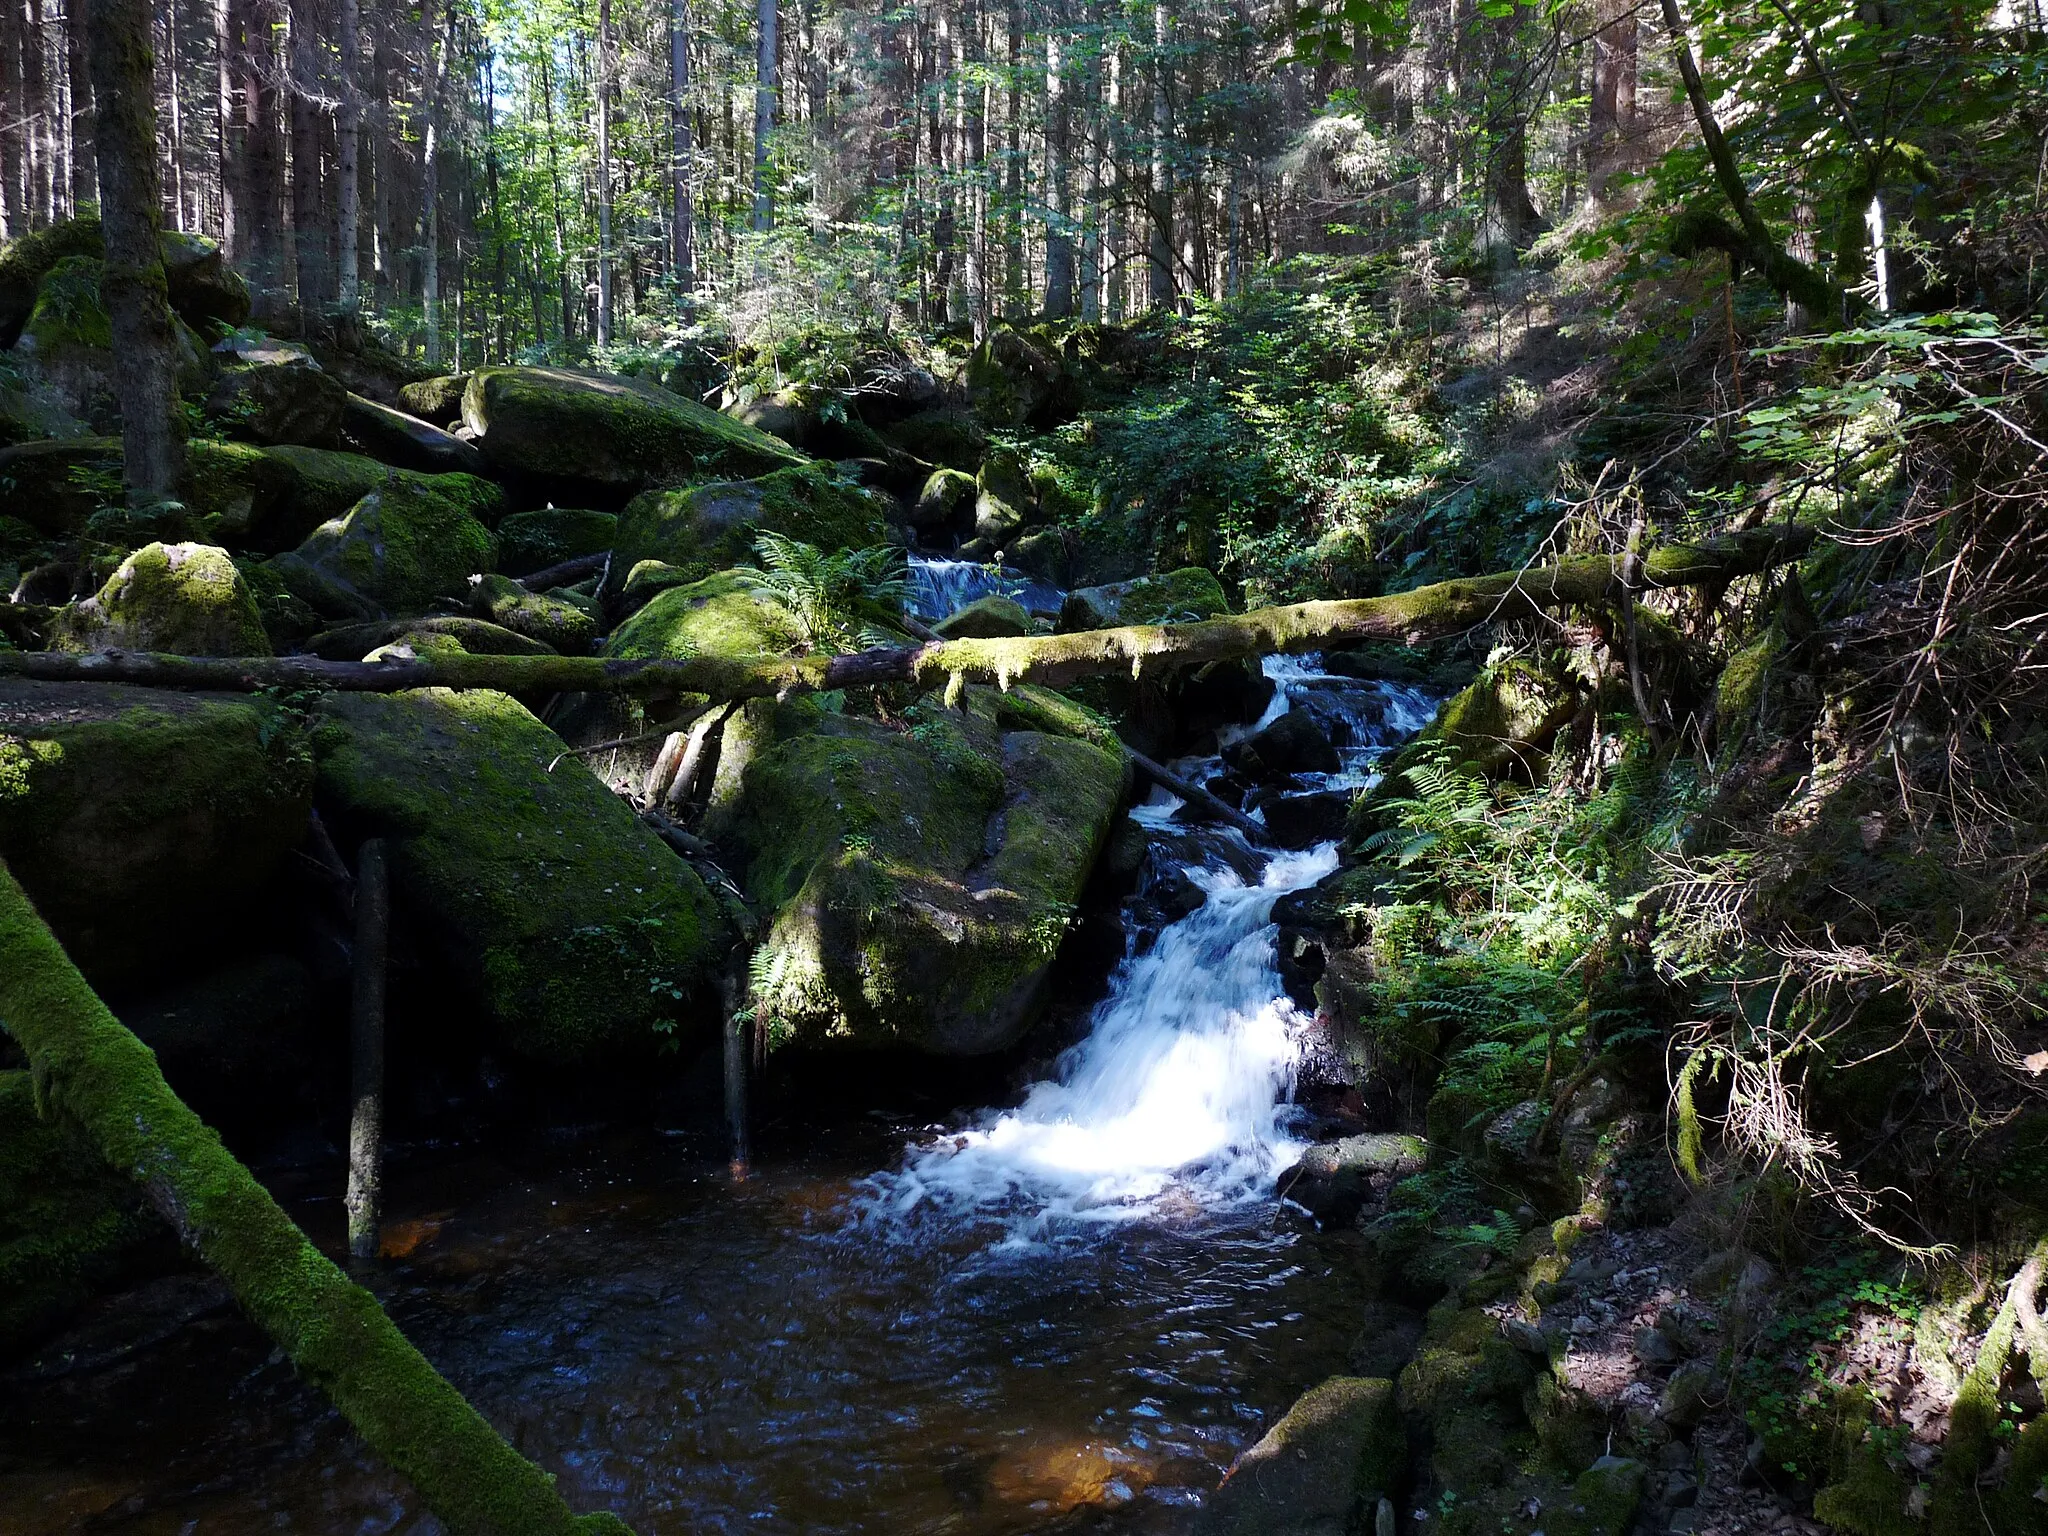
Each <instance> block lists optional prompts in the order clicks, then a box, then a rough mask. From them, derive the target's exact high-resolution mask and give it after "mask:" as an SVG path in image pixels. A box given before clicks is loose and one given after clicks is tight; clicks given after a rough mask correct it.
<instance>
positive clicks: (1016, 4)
mask: <svg viewBox="0 0 2048 1536" xmlns="http://www.w3.org/2000/svg"><path fill="white" fill-rule="evenodd" d="M1008 21H1009V35H1008V38H1007V42H1008V44H1009V52H1008V53H1007V54H1006V55H1005V57H1006V59H1007V60H1008V61H1009V65H1010V91H1009V101H1008V107H1009V113H1008V117H1007V120H1006V121H1005V122H1004V124H1003V313H1004V314H1006V315H1012V316H1014V315H1016V314H1018V313H1019V312H1021V311H1022V310H1023V308H1024V295H1025V293H1026V291H1027V288H1028V285H1027V283H1026V282H1025V272H1024V3H1023V0H1010V4H1009V15H1008Z"/></svg>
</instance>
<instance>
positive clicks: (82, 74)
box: [64, 0, 146, 214]
mask: <svg viewBox="0 0 2048 1536" xmlns="http://www.w3.org/2000/svg"><path fill="white" fill-rule="evenodd" d="M85 12H86V0H65V5H64V71H65V81H66V95H67V96H68V98H69V100H68V101H67V102H66V106H67V108H68V109H69V117H68V118H67V119H66V122H67V130H66V138H67V141H68V146H69V147H68V150H67V153H68V154H69V156H70V160H69V168H70V172H71V211H72V213H73V214H76V213H77V212H78V210H79V208H80V207H81V206H82V205H84V204H86V203H90V202H92V201H94V200H95V199H96V198H98V196H99V182H98V176H97V171H98V156H97V154H96V153H95V151H94V149H93V126H94V124H93V103H92V97H93V91H92V70H91V68H90V66H89V65H88V64H87V61H86V50H87V48H88V47H89V46H90V43H91V39H90V36H89V34H90V32H91V29H92V21H91V19H90V18H89V17H88V16H87V15H86V13H85ZM145 40H146V38H145Z"/></svg>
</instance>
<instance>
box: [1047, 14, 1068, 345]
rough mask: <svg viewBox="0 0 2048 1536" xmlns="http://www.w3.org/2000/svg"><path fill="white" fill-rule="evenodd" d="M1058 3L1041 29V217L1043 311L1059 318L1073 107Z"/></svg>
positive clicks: (1063, 313)
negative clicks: (1045, 187) (1045, 193)
mask: <svg viewBox="0 0 2048 1536" xmlns="http://www.w3.org/2000/svg"><path fill="white" fill-rule="evenodd" d="M1065 21H1066V16H1065V12H1064V7H1056V8H1055V9H1054V10H1053V12H1052V15H1051V16H1050V17H1049V18H1048V21H1047V29H1046V34H1045V119H1046V121H1045V158H1046V172H1047V174H1046V180H1047V182H1048V183H1049V190H1050V192H1051V197H1050V198H1049V200H1048V207H1047V216H1046V221H1045V313H1046V318H1047V319H1049V320H1065V319H1067V318H1069V317H1070V316H1072V314H1073V313H1074V232H1073V217H1074V200H1073V166H1072V159H1071V152H1072V148H1073V145H1072V137H1073V111H1072V107H1071V105H1070V103H1069V101H1068V99H1067V81H1066V56H1065V52H1064V46H1065V39H1064V38H1063V37H1062V36H1061V35H1060V33H1061V28H1062V26H1063V25H1064V24H1065Z"/></svg>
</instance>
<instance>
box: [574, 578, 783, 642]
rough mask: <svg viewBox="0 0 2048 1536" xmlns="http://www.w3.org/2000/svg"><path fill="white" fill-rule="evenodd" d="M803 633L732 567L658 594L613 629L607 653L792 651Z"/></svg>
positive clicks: (781, 610)
mask: <svg viewBox="0 0 2048 1536" xmlns="http://www.w3.org/2000/svg"><path fill="white" fill-rule="evenodd" d="M804 649H805V646H804V635H803V631H802V629H801V627H800V626H799V625H798V624H797V622H796V621H795V620H794V619H793V618H791V617H790V615H789V612H788V610H787V609H785V608H782V607H781V606H779V605H777V604H775V603H771V602H767V601H764V600H763V599H761V598H758V597H756V596H755V595H754V594H753V592H752V591H751V590H750V589H749V588H748V586H747V584H746V582H745V580H744V579H743V578H742V577H740V576H739V575H737V574H736V573H734V572H732V571H723V572H720V573H719V574H718V575H716V576H707V577H705V578H704V579H703V580H702V581H698V582H693V583H691V584H690V585H688V586H680V587H671V588H669V589H667V590H666V591H662V592H660V593H658V594H657V595H656V596H655V597H654V598H653V600H652V601H650V602H649V603H648V604H647V605H646V606H645V607H644V608H642V609H640V611H639V612H637V613H635V614H634V615H633V616H632V617H631V618H629V619H627V620H626V621H625V622H624V623H623V624H621V625H620V626H619V627H618V628H617V629H616V630H614V631H613V632H612V637H611V639H610V640H609V641H608V642H607V643H606V645H605V648H604V654H605V655H607V656H613V657H618V658H620V659H623V660H638V659H641V658H645V657H654V656H668V657H674V658H677V659H680V658H682V657H685V656H790V655H798V654H801V653H802V652H803V650H804Z"/></svg>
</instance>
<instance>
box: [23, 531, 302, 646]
mask: <svg viewBox="0 0 2048 1536" xmlns="http://www.w3.org/2000/svg"><path fill="white" fill-rule="evenodd" d="M51 644H52V648H53V649H56V650H65V651H110V650H125V651H162V652H167V653H169V654H170V655H173V656H268V655H269V654H270V639H269V636H267V635H266V634H265V633H264V629H263V616H262V613H261V611H260V610H259V609H258V607H257V604H256V599H255V597H254V595H253V594H252V593H251V592H250V590H249V586H248V583H247V582H246V581H244V579H243V577H242V573H241V572H240V571H239V570H237V569H236V568H235V564H234V562H233V561H232V560H230V559H229V558H228V553H227V551H226V550H224V549H216V548H214V547H212V546H211V545H207V544H149V545H145V546H144V547H143V548H141V549H138V550H137V551H136V552H135V553H134V554H132V555H130V556H128V558H127V559H125V560H123V561H122V562H121V564H120V566H119V568H118V569H117V570H115V572H114V574H113V575H112V576H110V577H108V578H107V583H106V585H105V586H103V587H101V588H100V589H99V591H98V592H97V593H95V594H94V595H93V596H91V597H89V598H86V599H85V600H84V601H82V602H78V603H74V604H73V605H72V606H71V607H70V608H68V609H66V610H65V611H64V612H63V613H61V614H60V615H58V618H57V620H56V622H55V624H53V625H52V628H51Z"/></svg>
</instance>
